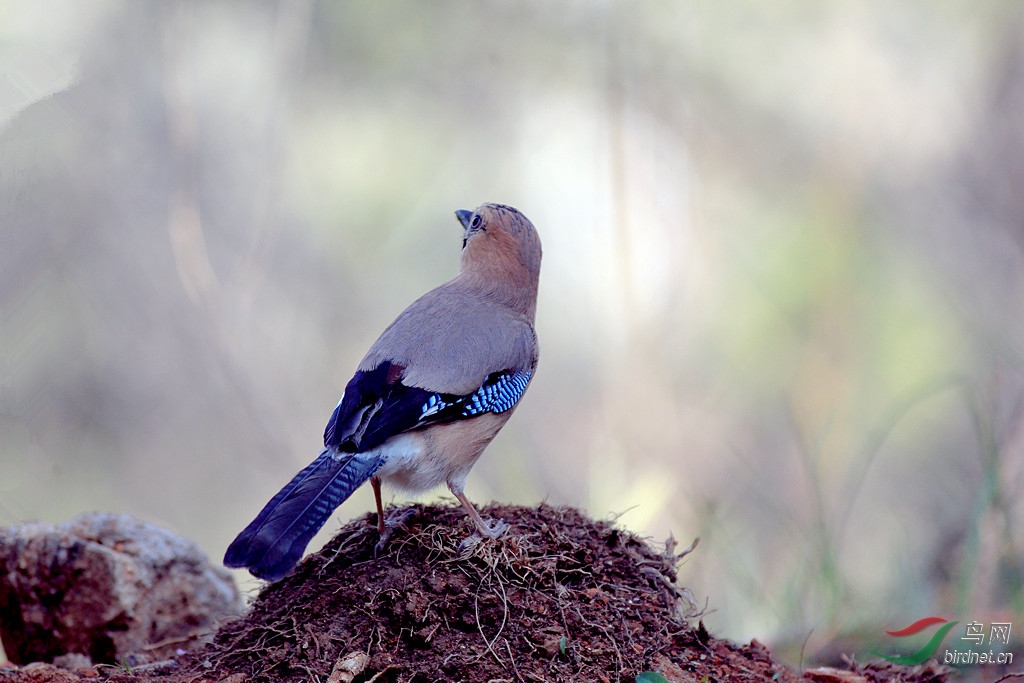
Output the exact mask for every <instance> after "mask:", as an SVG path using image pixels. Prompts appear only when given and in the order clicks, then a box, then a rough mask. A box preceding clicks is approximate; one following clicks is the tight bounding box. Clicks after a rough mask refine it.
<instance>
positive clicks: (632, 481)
mask: <svg viewBox="0 0 1024 683" xmlns="http://www.w3.org/2000/svg"><path fill="white" fill-rule="evenodd" d="M485 201H496V202H502V203H508V204H512V205H514V206H516V207H518V208H520V209H521V210H522V211H523V212H524V213H525V214H526V215H527V216H528V217H529V218H530V219H532V221H533V222H534V224H535V225H536V226H537V228H538V230H539V232H540V234H541V237H542V239H543V242H544V251H545V254H544V265H543V269H542V274H541V295H540V303H539V309H538V321H537V327H538V332H539V335H540V339H541V350H542V352H541V364H540V368H539V371H538V374H537V377H536V380H535V381H534V383H533V386H532V388H531V390H530V392H529V393H528V394H527V396H526V398H525V400H524V401H523V403H522V404H521V407H520V408H519V410H518V412H517V413H516V416H515V417H514V419H513V420H512V421H511V422H510V423H509V425H508V426H507V427H506V428H505V430H504V431H503V432H502V434H501V435H500V436H499V437H498V439H497V440H496V441H495V443H494V444H493V445H492V446H491V447H490V448H489V449H488V451H487V453H486V455H485V456H484V457H483V458H482V459H481V461H480V462H479V463H478V464H477V466H476V468H475V469H474V470H473V472H472V474H471V475H470V478H469V482H468V488H467V492H468V493H469V496H470V498H472V499H474V500H476V501H481V502H482V501H487V500H491V499H496V500H500V501H506V502H514V503H521V504H528V505H534V504H537V503H539V502H540V501H542V500H546V501H547V502H549V503H551V504H556V505H561V504H567V505H574V506H579V507H582V508H584V509H585V510H587V511H588V512H589V513H590V514H591V515H593V516H595V517H598V518H617V519H618V520H619V521H620V523H621V524H623V525H625V526H627V527H628V528H630V529H632V530H634V531H636V532H638V533H640V534H642V535H645V536H651V537H653V539H655V540H657V541H662V540H664V539H665V538H666V537H667V536H668V534H669V533H672V534H674V535H675V537H676V538H677V539H679V540H680V541H681V542H682V544H683V545H686V544H688V543H689V542H690V540H691V539H692V538H693V537H694V536H698V535H699V536H700V537H701V539H702V540H701V544H700V547H699V548H698V550H697V551H696V552H695V553H694V554H693V555H691V556H690V557H689V558H688V559H687V561H686V564H685V565H684V567H683V569H682V571H681V582H682V583H684V584H685V585H687V586H689V587H690V588H691V589H692V590H693V592H694V593H695V594H696V596H697V597H698V599H699V600H700V601H701V602H702V603H703V601H704V600H705V598H706V600H707V606H708V609H709V614H707V615H706V617H705V620H706V622H707V623H708V625H709V627H710V628H712V630H713V631H715V632H716V633H717V634H719V635H722V636H726V637H730V638H734V639H738V640H746V639H749V638H752V637H756V638H758V639H760V640H762V641H766V642H768V643H769V644H771V645H772V646H774V647H776V648H779V652H780V654H781V655H782V656H784V657H785V658H786V659H788V660H789V661H790V662H792V663H797V662H798V661H799V660H800V659H801V657H802V658H803V661H804V663H807V662H809V661H815V660H818V661H822V660H826V659H828V658H829V657H830V656H834V654H835V652H838V651H845V652H863V651H864V648H867V647H879V643H880V642H881V641H883V640H884V639H885V636H884V634H883V633H882V631H883V629H885V628H888V629H894V628H900V627H902V626H905V625H907V624H909V623H910V622H911V621H914V620H916V619H918V618H921V617H923V616H926V615H930V614H940V615H942V616H945V617H946V618H950V619H953V618H955V619H966V620H967V621H970V620H977V621H982V622H985V623H987V622H990V621H1011V622H1014V623H1019V624H1020V626H1019V627H1018V630H1019V629H1024V593H1022V588H1021V585H1022V571H1024V555H1022V552H1024V551H1022V549H1024V515H1022V507H1024V497H1022V496H1021V493H1022V491H1024V430H1022V426H1024V422H1022V421H1024V316H1022V315H1021V312H1022V309H1024V6H1022V5H1021V4H1020V3H1016V2H1013V1H1012V0H1005V1H998V0H994V1H992V2H986V3H961V2H944V1H937V2H930V3H920V2H910V1H888V2H882V1H880V0H879V1H874V2H859V3H839V2H832V3H821V2H813V1H811V0H804V1H800V0H796V1H793V2H785V3H762V2H755V1H754V0H749V1H744V0H730V1H729V2H668V1H666V2H647V3H627V2H611V1H602V2H598V1H589V2H583V1H579V0H577V1H569V0H566V1H561V2H549V1H544V2H541V1H537V2H521V3H513V2H506V1H500V0H492V1H489V2H480V3H474V4H466V3H461V2H456V1H455V0H446V1H443V0H440V1H437V2H431V3H420V2H411V1H409V2H377V3H340V2H331V3H319V2H310V1H309V0H280V1H279V2H242V1H241V0H238V1H228V0H223V1H215V0H211V1H202V2H200V1H197V2H172V1H166V2H135V1H127V0H124V1H118V0H102V1H101V0H97V1H94V2H88V3H82V2H77V1H75V0H0V525H9V524H15V523H19V522H22V521H26V520H32V519H42V520H45V521H50V522H55V523H56V522H63V521H66V520H67V519H69V518H71V517H72V516H74V515H76V514H77V513H79V512H82V511H86V510H93V509H101V510H110V511H119V512H130V513H132V514H135V515H138V516H140V517H142V518H144V519H146V520H148V521H151V522H154V523H157V524H160V525H163V526H166V527H168V528H170V529H173V530H174V531H176V532H178V533H181V534H184V535H186V536H188V537H191V538H193V539H196V540H197V541H198V542H199V543H200V544H201V545H202V547H203V548H204V549H205V550H206V551H207V552H208V553H209V554H210V555H211V556H212V557H213V558H215V559H216V560H219V559H220V558H221V557H222V555H223V551H224V548H225V547H226V546H227V544H228V542H229V541H230V540H231V539H232V538H233V537H234V535H235V534H236V533H237V532H238V531H239V530H240V529H242V527H243V526H244V525H245V524H246V523H248V522H249V520H250V519H251V518H252V517H253V516H254V515H255V514H256V512H258V510H259V509H260V508H261V506H262V505H263V504H264V503H265V502H266V501H267V500H268V499H269V498H270V496H271V495H273V494H274V493H275V492H276V491H277V490H278V488H279V487H280V486H282V485H283V484H284V483H285V482H287V481H288V479H289V478H290V477H291V476H292V475H293V474H294V473H295V472H296V471H297V470H299V469H300V468H301V467H302V466H304V465H305V464H306V463H307V462H309V461H310V460H311V459H312V458H313V457H314V456H315V455H316V454H317V452H318V449H319V447H320V446H321V443H322V440H321V439H322V431H323V427H324V424H325V423H326V420H327V418H328V417H329V415H330V412H331V410H332V409H333V407H334V405H335V403H336V401H337V400H338V397H339V396H340V393H341V390H342V388H343V387H344V385H345V383H346V382H347V380H348V378H349V377H350V376H351V373H352V372H353V370H354V369H355V367H356V365H357V363H358V362H359V360H360V358H361V357H362V355H363V353H364V352H365V350H366V348H367V347H368V346H369V344H370V343H372V342H373V340H374V339H375V338H376V336H377V335H378V334H379V333H380V332H381V331H382V330H383V328H384V327H385V326H386V325H387V324H388V323H389V322H390V321H391V320H392V319H393V318H394V316H395V315H396V314H398V313H399V312H400V311H401V310H402V309H403V308H404V307H405V306H406V305H407V304H408V303H410V302H411V301H412V300H413V299H414V298H416V297H417V296H419V295H420V294H422V293H423V292H425V291H426V290H427V289H429V288H431V287H433V286H435V285H437V284H440V283H441V282H443V281H445V280H447V279H448V278H450V277H451V276H453V275H454V274H455V272H456V271H457V268H458V258H459V247H460V241H461V228H460V226H459V225H458V223H457V222H456V219H455V217H454V215H453V211H454V210H455V209H458V208H470V209H471V208H474V207H475V206H477V205H478V204H480V203H482V202H485ZM445 493H447V492H446V491H444V490H438V491H437V492H435V493H434V494H432V495H430V496H426V497H424V498H423V499H424V500H434V499H437V498H440V497H443V494H445ZM390 498H391V499H392V500H393V501H394V502H397V503H400V504H401V503H404V502H406V501H408V500H409V498H408V497H407V496H405V495H403V494H398V495H391V496H390ZM372 505H373V503H372V494H371V492H370V491H369V490H368V488H367V490H365V491H360V492H358V493H357V494H356V495H355V496H354V497H353V498H352V499H351V500H350V501H349V502H347V503H346V504H345V505H344V506H342V508H340V510H339V511H338V512H337V513H336V514H335V516H334V518H332V521H331V522H329V523H328V526H327V530H326V533H330V532H332V531H333V530H335V529H337V528H338V526H339V525H340V524H341V523H343V522H345V521H346V520H348V519H350V518H352V517H355V516H358V515H360V514H362V513H364V512H365V511H367V510H370V509H371V508H372ZM326 537H327V536H326V534H325V533H322V534H321V535H320V536H319V537H318V540H316V541H315V542H314V544H313V547H314V548H315V547H317V546H318V545H319V543H322V542H323V540H325V539H326ZM237 576H238V578H239V579H240V580H242V581H243V583H244V584H245V585H246V586H247V588H248V589H249V590H252V589H254V587H255V586H256V583H255V582H253V581H251V580H248V579H246V578H245V575H242V574H238V575H237ZM1016 635H1017V632H1016V631H1015V632H1014V636H1016ZM805 641H806V645H805ZM801 649H803V652H802V654H801Z"/></svg>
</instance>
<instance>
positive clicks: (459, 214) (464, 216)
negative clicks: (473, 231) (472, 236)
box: [455, 209, 473, 230]
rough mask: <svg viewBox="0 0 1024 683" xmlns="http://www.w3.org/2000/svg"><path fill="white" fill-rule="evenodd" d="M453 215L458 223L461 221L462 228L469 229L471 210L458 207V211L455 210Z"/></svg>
mask: <svg viewBox="0 0 1024 683" xmlns="http://www.w3.org/2000/svg"><path fill="white" fill-rule="evenodd" d="M455 217H456V218H458V219H459V222H460V223H462V228H463V229H464V230H469V219H471V218H472V217H473V212H472V211H466V210H465V209H459V210H458V211H456V212H455Z"/></svg>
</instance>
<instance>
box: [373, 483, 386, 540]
mask: <svg viewBox="0 0 1024 683" xmlns="http://www.w3.org/2000/svg"><path fill="white" fill-rule="evenodd" d="M370 486H372V487H373V498H374V500H376V501H377V531H379V532H380V534H381V536H383V535H384V506H383V505H382V504H381V502H380V477H370Z"/></svg>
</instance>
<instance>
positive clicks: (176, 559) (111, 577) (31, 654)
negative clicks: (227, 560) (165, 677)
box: [0, 512, 243, 664]
mask: <svg viewBox="0 0 1024 683" xmlns="http://www.w3.org/2000/svg"><path fill="white" fill-rule="evenodd" d="M242 609H243V601H242V598H241V595H240V594H239V592H238V589H237V588H236V586H235V583H234V581H233V580H232V578H231V575H230V574H229V573H228V572H227V571H226V570H224V569H222V568H220V567H216V566H213V565H211V564H210V562H209V560H208V559H207V558H206V556H205V555H204V554H203V553H202V551H200V550H199V547H198V546H197V545H196V544H195V543H193V542H192V541H189V540H187V539H184V538H181V537H180V536H176V535H175V534H172V533H171V532H169V531H167V530H165V529H161V528H160V527H157V526H154V525H152V524H148V523H146V522H143V521H141V520H138V519H136V518H134V517H131V516H129V515H117V514H110V513H102V512H92V513H86V514H82V515H79V516H78V517H76V518H74V519H73V520H71V521H70V522H67V523H65V524H61V525H59V526H52V525H50V524H43V523H38V522H33V523H28V524H23V525H19V526H14V527H7V528H2V529H0V641H2V642H3V647H4V650H5V651H6V653H7V656H8V658H9V659H10V660H11V661H12V662H14V663H16V664H27V663H29V662H33V661H46V662H50V661H53V660H54V658H55V657H59V656H61V655H66V654H79V655H84V656H87V657H89V658H91V660H92V661H94V662H119V661H124V660H125V659H127V658H131V660H133V661H152V660H155V659H159V658H161V657H166V656H169V655H173V654H174V653H175V652H177V651H178V650H188V649H191V648H193V647H195V646H196V645H198V644H200V643H202V642H204V641H205V640H207V639H208V637H209V636H210V635H211V634H212V632H213V631H214V630H215V628H216V625H217V622H218V621H220V620H221V619H224V618H225V617H230V616H234V615H237V614H240V613H241V612H242Z"/></svg>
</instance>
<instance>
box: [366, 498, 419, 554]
mask: <svg viewBox="0 0 1024 683" xmlns="http://www.w3.org/2000/svg"><path fill="white" fill-rule="evenodd" d="M415 512H416V510H415V508H408V509H406V510H402V511H401V512H399V513H398V514H395V515H391V516H390V517H387V518H386V519H385V520H384V530H383V531H381V532H380V539H379V540H378V541H377V545H375V546H373V557H374V559H376V558H377V557H379V556H380V554H381V553H382V552H384V549H385V548H386V547H387V545H388V541H390V540H391V535H392V534H393V533H394V532H395V529H398V528H399V527H401V528H402V529H405V528H406V527H405V522H406V520H408V519H409V518H410V517H412V516H413V514H415Z"/></svg>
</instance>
